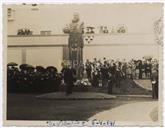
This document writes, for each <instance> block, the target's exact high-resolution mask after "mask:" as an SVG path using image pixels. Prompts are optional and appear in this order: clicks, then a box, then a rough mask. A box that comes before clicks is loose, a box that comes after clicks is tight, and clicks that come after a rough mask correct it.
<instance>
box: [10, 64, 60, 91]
mask: <svg viewBox="0 0 165 128" xmlns="http://www.w3.org/2000/svg"><path fill="white" fill-rule="evenodd" d="M61 79H62V77H61V74H60V73H58V72H57V69H56V68H55V67H53V66H49V67H47V68H44V67H42V66H36V67H33V66H31V65H28V64H22V65H20V66H19V67H18V66H14V65H8V66H7V90H8V92H49V91H50V92H51V91H58V90H59V86H60V84H61Z"/></svg>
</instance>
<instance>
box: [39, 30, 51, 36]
mask: <svg viewBox="0 0 165 128" xmlns="http://www.w3.org/2000/svg"><path fill="white" fill-rule="evenodd" d="M40 34H41V35H51V31H41V32H40Z"/></svg>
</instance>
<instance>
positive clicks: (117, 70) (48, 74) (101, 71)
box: [7, 58, 158, 94]
mask: <svg viewBox="0 0 165 128" xmlns="http://www.w3.org/2000/svg"><path fill="white" fill-rule="evenodd" d="M81 67H82V68H81V69H82V70H81V75H80V76H81V77H80V78H78V77H77V76H78V75H77V72H76V69H75V68H73V67H71V65H65V66H64V65H63V68H62V70H61V72H60V73H59V72H58V71H57V68H56V67H53V66H49V67H47V68H44V67H42V66H36V67H33V66H31V65H27V64H22V65H20V66H19V67H18V66H13V65H8V66H7V82H8V91H14V92H16V91H28V90H29V91H30V92H39V91H41V92H44V91H59V87H60V85H61V84H62V83H64V84H65V85H68V86H66V87H67V88H66V94H70V93H72V90H73V86H74V83H75V82H76V80H77V79H88V80H89V82H90V83H91V85H92V86H94V87H100V86H101V87H103V88H104V87H105V88H108V89H107V90H108V93H112V90H113V86H116V87H120V82H121V80H123V79H127V78H128V79H153V77H154V76H157V78H156V79H157V81H158V60H156V59H142V60H134V59H132V60H130V61H126V60H125V59H124V60H122V61H119V60H113V59H112V60H107V59H106V58H103V59H102V60H99V59H97V58H94V59H93V60H92V61H90V60H88V59H87V60H86V61H85V63H84V64H83V65H81ZM155 74H157V75H155ZM154 78H155V77H154Z"/></svg>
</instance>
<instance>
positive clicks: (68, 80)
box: [63, 65, 76, 95]
mask: <svg viewBox="0 0 165 128" xmlns="http://www.w3.org/2000/svg"><path fill="white" fill-rule="evenodd" d="M63 73H64V82H65V84H66V95H69V94H71V93H72V90H73V86H74V81H75V76H76V70H75V69H74V68H72V67H71V66H70V65H68V67H67V68H65V70H64V71H63Z"/></svg>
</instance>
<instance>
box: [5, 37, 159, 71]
mask: <svg viewBox="0 0 165 128" xmlns="http://www.w3.org/2000/svg"><path fill="white" fill-rule="evenodd" d="M154 39H155V38H154V35H152V34H130V35H129V34H124V35H109V34H107V35H101V34H100V35H99V34H95V35H94V39H93V41H91V42H90V43H87V42H84V43H85V45H84V51H83V59H84V61H85V60H86V59H90V60H93V58H99V59H102V58H103V57H106V58H107V59H120V60H122V59H124V58H125V59H126V60H130V59H132V58H134V59H141V58H142V57H143V56H153V57H154V58H158V55H159V54H158V52H159V49H158V45H157V44H156V43H155V40H154ZM7 44H8V45H7V47H8V50H7V63H9V62H16V63H18V64H22V63H28V64H31V65H34V66H36V65H41V66H44V67H46V66H50V65H52V66H56V67H57V68H58V69H59V70H61V63H62V61H63V59H66V58H67V54H68V51H67V44H68V35H65V34H61V35H51V36H41V35H33V36H26V37H21V36H14V35H9V36H8V38H7Z"/></svg>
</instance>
